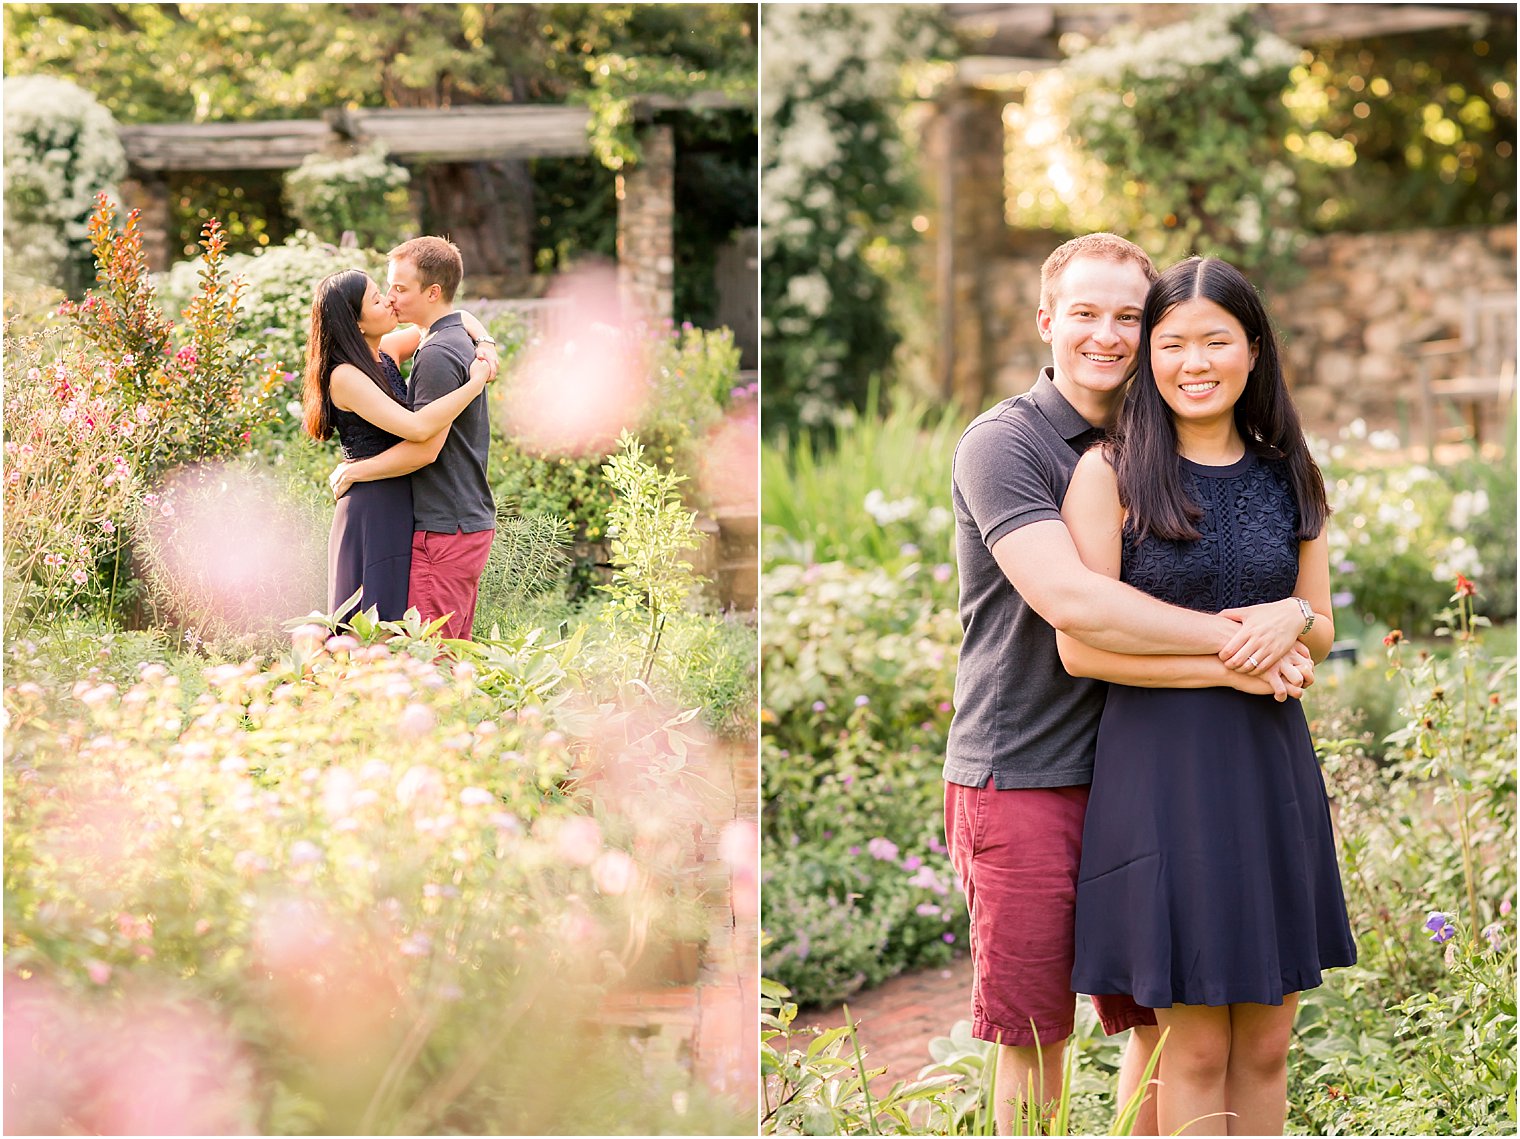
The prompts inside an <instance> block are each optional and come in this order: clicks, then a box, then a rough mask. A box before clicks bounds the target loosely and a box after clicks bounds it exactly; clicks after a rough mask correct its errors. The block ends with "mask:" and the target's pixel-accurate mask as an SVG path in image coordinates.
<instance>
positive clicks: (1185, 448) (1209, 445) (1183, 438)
mask: <svg viewBox="0 0 1520 1139" xmlns="http://www.w3.org/2000/svg"><path fill="white" fill-rule="evenodd" d="M1173 422H1174V423H1175V424H1176V426H1177V453H1178V454H1180V455H1181V456H1182V457H1183V458H1184V459H1191V460H1192V461H1193V462H1195V463H1200V464H1202V465H1203V466H1206V467H1227V466H1229V465H1230V464H1231V463H1233V462H1236V461H1237V460H1239V459H1240V458H1241V457H1242V456H1243V455H1244V454H1245V453H1246V444H1245V440H1244V439H1242V438H1241V437H1240V430H1239V428H1237V427H1236V426H1235V417H1234V416H1233V415H1232V416H1229V417H1228V418H1226V419H1223V420H1216V421H1213V422H1210V423H1194V422H1191V421H1189V420H1185V419H1182V420H1179V419H1174V420H1173Z"/></svg>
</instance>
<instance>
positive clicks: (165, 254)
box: [121, 170, 174, 273]
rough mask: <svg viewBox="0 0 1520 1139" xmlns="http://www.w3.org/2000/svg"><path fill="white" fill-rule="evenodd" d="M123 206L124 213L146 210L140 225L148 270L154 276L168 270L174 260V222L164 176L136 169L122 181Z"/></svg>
mask: <svg viewBox="0 0 1520 1139" xmlns="http://www.w3.org/2000/svg"><path fill="white" fill-rule="evenodd" d="M121 207H122V213H123V214H125V213H126V212H127V211H128V210H141V211H142V219H141V221H140V222H139V223H138V226H139V229H140V230H141V232H142V239H143V253H144V254H145V255H146V256H147V258H148V268H149V270H151V271H152V272H154V273H163V272H165V271H167V270H168V268H169V266H170V265H171V264H172V263H173V261H174V250H173V249H171V248H170V240H171V238H170V233H171V231H172V230H173V224H172V220H173V219H172V217H171V215H170V210H169V183H168V181H167V180H166V179H165V178H164V176H163V175H162V174H155V173H153V172H152V171H147V170H133V171H132V173H131V174H130V175H129V176H128V177H126V178H124V179H122V183H121Z"/></svg>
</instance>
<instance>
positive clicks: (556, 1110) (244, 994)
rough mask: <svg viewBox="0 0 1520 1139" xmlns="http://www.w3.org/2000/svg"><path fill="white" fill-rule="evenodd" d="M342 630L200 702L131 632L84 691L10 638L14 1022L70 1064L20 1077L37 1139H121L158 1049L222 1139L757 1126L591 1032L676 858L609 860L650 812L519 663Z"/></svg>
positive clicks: (219, 673)
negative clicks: (72, 1129) (514, 672)
mask: <svg viewBox="0 0 1520 1139" xmlns="http://www.w3.org/2000/svg"><path fill="white" fill-rule="evenodd" d="M329 632H330V630H329V629H328V628H324V627H323V626H322V625H321V624H318V625H316V626H314V628H312V629H308V630H303V631H299V632H298V635H297V636H296V637H295V638H294V640H293V642H292V644H291V647H290V649H289V651H288V652H287V653H285V654H284V655H281V656H276V657H274V658H273V659H269V658H256V659H251V660H248V661H246V662H243V663H240V664H221V665H217V666H215V667H212V668H209V669H206V670H205V671H204V673H203V674H201V675H200V676H198V678H197V684H196V688H197V691H195V692H193V693H191V692H186V691H185V688H187V687H189V685H184V684H181V683H179V676H178V675H176V673H175V672H173V671H171V669H170V668H167V667H165V666H164V665H162V664H158V663H145V664H143V665H142V666H141V667H140V668H138V669H137V674H136V675H131V676H125V677H123V676H121V672H122V671H123V668H122V666H124V665H125V664H126V662H125V661H123V660H118V659H116V658H115V657H114V656H113V655H112V654H113V653H116V654H120V653H123V652H125V653H127V654H128V655H135V654H137V653H138V652H139V651H142V646H139V645H138V644H137V642H136V641H135V640H133V639H130V638H128V639H115V640H113V639H112V638H113V637H114V636H115V635H114V634H107V635H106V636H105V637H102V638H98V639H96V640H94V641H93V643H92V644H90V645H89V646H88V647H89V648H93V649H99V650H101V652H97V653H91V652H88V651H85V649H86V646H85V645H82V644H79V643H78V642H77V641H73V642H71V643H70V645H69V646H67V647H66V648H65V653H72V652H74V650H76V649H77V650H79V652H78V654H77V656H78V660H79V663H80V664H84V663H85V662H87V661H88V660H89V659H90V658H91V656H95V657H96V658H97V659H98V661H99V663H98V664H97V665H96V666H95V667H94V668H93V669H92V671H91V672H90V673H89V674H88V675H85V676H81V677H79V682H78V683H77V684H74V683H73V681H72V680H71V679H70V678H69V676H68V674H67V670H63V671H60V670H59V667H58V666H59V665H60V664H61V663H62V661H61V660H50V661H45V662H41V663H39V661H38V658H40V657H43V656H46V655H48V654H50V653H51V651H52V649H53V648H54V647H58V646H57V645H56V643H55V642H54V641H51V640H47V641H30V642H26V643H25V644H24V645H21V646H17V648H16V649H15V650H14V653H13V657H12V660H11V661H10V662H8V663H10V664H11V666H12V668H14V667H15V666H16V664H17V662H18V661H21V660H23V658H24V661H25V662H26V667H27V668H29V669H31V670H32V671H30V672H29V673H28V674H27V678H25V679H22V680H21V682H20V683H11V686H10V687H8V688H7V690H6V693H5V703H6V715H7V718H8V725H9V729H8V732H7V741H6V743H7V762H6V775H5V779H6V787H5V791H6V794H5V810H6V819H5V823H6V825H5V828H4V838H5V851H4V853H5V858H4V865H5V887H6V891H5V893H6V922H5V943H6V962H7V978H6V980H7V994H8V1000H11V1008H10V1009H9V1010H8V1013H7V1018H8V1021H9V1020H10V1017H11V1016H12V1015H13V1014H14V1015H15V1016H17V1018H18V1020H17V1023H23V1022H24V1023H25V1024H26V1025H27V1026H35V1028H34V1030H32V1031H28V1033H27V1036H26V1039H28V1040H32V1041H35V1042H37V1046H38V1047H39V1048H41V1049H44V1050H45V1052H46V1054H47V1055H49V1056H51V1057H54V1058H55V1060H54V1062H52V1063H50V1065H49V1069H48V1076H47V1078H46V1080H45V1081H44V1080H37V1079H32V1078H29V1076H28V1074H27V1073H24V1072H22V1071H21V1070H20V1069H19V1068H18V1069H17V1070H16V1071H15V1072H13V1073H12V1076H13V1078H14V1079H17V1080H22V1081H24V1082H25V1083H26V1087H25V1090H24V1094H22V1095H21V1097H20V1099H18V1103H24V1104H25V1107H24V1109H22V1110H23V1111H24V1113H25V1121H26V1122H25V1126H26V1128H27V1129H28V1130H36V1131H51V1130H56V1129H58V1128H59V1127H62V1126H65V1121H66V1120H68V1119H74V1118H78V1117H79V1113H80V1111H81V1110H83V1109H84V1105H87V1104H91V1103H93V1104H95V1105H96V1107H95V1108H93V1109H92V1110H96V1111H98V1113H99V1114H95V1115H92V1116H91V1118H92V1119H93V1120H94V1125H95V1126H98V1127H99V1128H100V1129H101V1130H103V1131H108V1132H116V1131H122V1130H126V1129H130V1122H131V1121H130V1119H129V1118H128V1117H125V1116H122V1115H120V1114H119V1109H118V1108H117V1107H116V1106H115V1100H114V1099H112V1098H111V1097H106V1098H104V1099H102V1098H100V1097H99V1096H98V1085H99V1080H100V1076H99V1073H100V1072H102V1071H105V1072H109V1071H112V1070H113V1067H112V1066H113V1065H115V1064H121V1063H124V1062H126V1060H127V1058H129V1057H130V1056H131V1055H132V1054H133V1053H134V1052H139V1051H142V1050H144V1049H147V1050H151V1051H152V1052H153V1054H154V1073H153V1074H152V1075H151V1076H148V1077H144V1078H145V1079H146V1080H148V1081H151V1080H155V1079H157V1078H159V1073H160V1072H162V1073H164V1077H165V1078H168V1079H172V1080H174V1081H175V1084H174V1086H175V1087H176V1089H183V1088H191V1089H194V1088H198V1087H202V1086H204V1087H205V1088H206V1089H207V1091H206V1094H204V1095H198V1094H190V1095H186V1096H185V1098H184V1100H183V1105H184V1112H185V1114H183V1115H178V1116H176V1117H175V1123H176V1125H177V1126H181V1127H185V1128H188V1129H190V1130H199V1131H206V1132H208V1133H212V1132H215V1133H236V1132H240V1131H261V1132H265V1133H286V1132H298V1133H313V1132H329V1131H343V1132H348V1131H353V1132H365V1133H376V1134H379V1133H414V1134H427V1133H438V1132H442V1131H447V1130H459V1131H463V1132H468V1133H476V1134H486V1133H491V1134H502V1133H518V1132H521V1133H557V1132H561V1131H566V1130H578V1129H582V1128H591V1129H595V1130H599V1131H606V1132H607V1133H612V1132H614V1131H623V1130H628V1131H639V1132H648V1133H651V1134H654V1133H659V1134H668V1133H674V1132H678V1131H681V1130H684V1129H686V1128H688V1127H691V1128H695V1129H698V1130H702V1129H706V1130H710V1131H712V1132H714V1133H727V1132H730V1131H736V1130H738V1129H739V1125H740V1120H739V1117H738V1115H737V1114H736V1113H735V1112H734V1111H733V1110H732V1108H730V1107H726V1106H725V1105H724V1104H723V1103H722V1101H720V1100H718V1099H717V1098H716V1097H714V1096H712V1095H710V1093H707V1092H705V1091H704V1090H703V1088H702V1087H701V1086H700V1085H696V1084H694V1083H693V1082H692V1081H691V1080H690V1078H689V1076H688V1075H687V1074H686V1073H685V1072H683V1071H682V1070H681V1069H680V1068H679V1067H678V1066H677V1065H675V1064H674V1063H670V1062H666V1061H663V1060H661V1059H660V1058H658V1057H657V1056H656V1055H654V1054H653V1053H650V1054H646V1053H645V1052H643V1051H641V1050H639V1049H637V1048H635V1047H633V1046H632V1044H631V1042H630V1041H629V1040H628V1039H626V1038H625V1036H624V1034H622V1033H619V1032H618V1031H616V1030H611V1031H609V1030H607V1029H606V1027H605V1024H604V1023H603V1022H602V1020H601V1019H600V1016H599V1013H598V1009H599V1007H600V1005H601V1003H602V1001H603V1000H604V999H606V998H607V997H609V996H614V995H616V994H617V991H618V983H617V977H618V976H620V975H621V973H622V970H623V969H624V968H626V967H627V965H628V964H631V963H632V957H631V956H630V952H631V949H630V947H632V946H634V945H635V944H636V943H637V942H638V941H639V937H640V931H641V930H643V929H644V928H646V927H647V925H648V923H649V922H650V921H651V920H654V919H655V918H656V917H657V915H658V914H659V913H661V912H662V906H663V904H664V903H663V899H662V897H661V894H660V888H659V886H658V883H660V882H662V881H664V880H665V879H666V878H667V877H668V876H669V875H670V874H671V873H673V872H674V870H675V867H673V866H671V865H669V864H667V863H666V862H665V861H664V858H665V857H666V855H667V854H668V851H669V849H671V848H669V847H667V846H664V845H662V844H661V843H660V842H659V841H651V842H648V843H645V844H643V845H640V846H638V847H635V848H634V849H632V850H625V849H622V848H621V847H619V846H616V845H612V844H611V843H610V842H609V841H608V839H609V836H612V835H614V834H625V833H627V834H631V833H633V830H634V823H635V822H637V824H638V827H639V831H638V833H639V834H641V835H644V836H647V837H648V838H650V839H652V840H658V839H660V838H662V837H663V835H664V828H665V826H666V824H665V822H664V821H663V820H662V816H660V815H659V813H658V812H656V811H653V810H651V804H652V799H651V798H650V797H648V796H640V797H629V798H628V799H627V801H626V802H623V801H620V800H619V799H618V798H617V797H615V796H605V795H601V794H598V793H596V792H595V791H593V792H591V793H589V794H588V793H587V792H586V791H584V790H580V789H576V788H575V787H574V780H573V776H574V775H575V774H576V768H577V763H578V758H577V757H578V754H579V749H577V748H574V747H572V746H571V745H570V744H569V741H568V740H567V739H566V737H565V736H564V735H563V734H562V733H561V732H560V731H558V730H556V729H555V728H554V726H553V724H552V723H551V722H549V721H548V720H547V719H546V718H545V717H544V716H542V715H540V714H539V713H538V712H537V711H535V710H534V709H533V708H531V707H523V708H522V709H521V711H520V712H518V713H517V714H513V712H512V707H513V705H514V704H515V702H516V697H514V696H513V695H512V694H511V693H510V692H507V691H504V692H503V693H502V694H501V695H500V696H499V697H498V696H495V695H492V694H491V693H490V692H489V691H487V686H488V685H495V684H497V683H499V682H503V681H504V680H505V678H506V673H507V672H508V671H509V670H510V669H511V667H512V664H511V662H509V661H508V660H507V659H506V657H505V656H492V655H491V653H490V652H489V650H487V649H486V648H485V647H484V646H483V647H482V658H481V662H480V663H478V664H477V663H468V662H465V663H458V662H455V661H452V660H450V659H448V658H443V659H441V660H439V661H438V662H436V663H435V660H434V658H435V657H436V656H437V655H438V649H439V647H440V646H439V644H438V642H437V641H436V639H434V640H433V641H432V642H431V644H430V645H429V644H428V643H427V636H426V631H425V630H423V629H420V628H417V629H400V630H396V631H394V632H396V634H397V635H393V636H392V637H391V638H390V639H389V640H388V641H387V642H386V643H383V644H381V643H370V644H368V645H365V644H363V643H361V641H360V640H359V639H358V638H356V637H353V636H346V637H337V638H330V637H329V636H328V633H329ZM147 651H151V648H150V649H148V650H147ZM184 659H186V658H180V662H181V663H183V661H184ZM528 663H529V664H530V665H532V662H531V660H530V661H529V662H528ZM11 671H12V670H11V669H8V670H7V674H8V675H7V680H8V681H12V680H13V679H14V678H13V677H12V676H11V675H10V673H11ZM33 677H36V678H41V679H40V680H39V679H33ZM118 678H119V679H118ZM520 679H521V680H523V681H528V680H529V679H530V678H529V677H528V676H523V677H521V678H520ZM398 740H399V741H404V751H405V756H404V758H403V759H402V760H401V761H399V762H396V761H394V760H392V759H387V758H385V757H387V756H395V755H397V754H398V753H397V750H396V749H397V746H398ZM481 915H489V920H481ZM614 966H615V967H616V968H614ZM106 1010H119V1015H118V1014H117V1013H115V1012H112V1013H109V1014H107V1013H106ZM166 1024H167V1025H170V1026H173V1027H171V1028H167V1029H161V1028H159V1027H155V1026H163V1025H166ZM164 1032H168V1035H164V1034H163V1033H164ZM91 1073H95V1075H91ZM91 1081H94V1082H93V1083H92V1082H91ZM201 1081H204V1084H203V1083H202V1082H201ZM673 1096H675V1097H677V1098H678V1099H680V1100H687V1099H689V1107H688V1108H687V1114H686V1115H685V1116H682V1115H680V1114H679V1111H676V1112H673V1111H672V1097H673ZM113 1112H117V1114H113ZM20 1119H21V1117H20V1116H18V1122H19V1121H20Z"/></svg>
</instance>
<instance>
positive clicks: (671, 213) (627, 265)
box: [617, 125, 676, 321]
mask: <svg viewBox="0 0 1520 1139" xmlns="http://www.w3.org/2000/svg"><path fill="white" fill-rule="evenodd" d="M639 148H640V150H641V151H642V155H643V156H642V158H641V159H640V161H639V163H638V165H636V166H631V167H629V168H628V169H627V170H625V171H624V172H623V173H621V174H619V175H618V176H617V199H618V227H617V260H618V287H619V290H620V291H621V293H622V295H623V300H624V303H625V304H628V305H629V306H630V307H632V309H633V310H634V311H635V312H636V313H638V314H639V315H641V316H643V317H644V318H645V319H647V320H650V321H657V320H660V319H661V318H663V317H668V316H670V315H671V314H672V313H673V312H674V311H675V278H676V247H675V203H676V197H675V186H676V143H675V132H674V131H673V130H672V129H671V128H670V127H668V126H664V125H654V126H649V127H646V128H644V129H643V130H642V131H640V132H639Z"/></svg>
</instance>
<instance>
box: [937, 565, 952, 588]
mask: <svg viewBox="0 0 1520 1139" xmlns="http://www.w3.org/2000/svg"><path fill="white" fill-rule="evenodd" d="M934 580H935V581H937V582H939V583H940V584H941V585H944V584H945V582H947V581H949V580H950V566H949V563H947V562H940V564H939V565H937V566H935V567H934Z"/></svg>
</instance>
